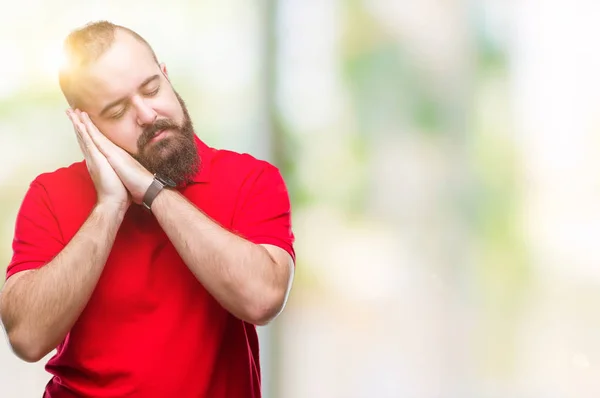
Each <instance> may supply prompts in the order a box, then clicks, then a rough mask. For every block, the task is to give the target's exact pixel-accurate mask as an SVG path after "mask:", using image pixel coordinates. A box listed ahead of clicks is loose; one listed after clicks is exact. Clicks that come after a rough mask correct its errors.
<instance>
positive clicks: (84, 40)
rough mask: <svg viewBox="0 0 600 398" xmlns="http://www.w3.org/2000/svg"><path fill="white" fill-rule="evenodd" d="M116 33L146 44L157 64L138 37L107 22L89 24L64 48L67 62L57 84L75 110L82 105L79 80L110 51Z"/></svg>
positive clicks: (60, 72)
mask: <svg viewBox="0 0 600 398" xmlns="http://www.w3.org/2000/svg"><path fill="white" fill-rule="evenodd" d="M117 31H121V32H125V33H128V34H130V35H131V36H133V37H134V38H135V39H137V40H138V41H140V42H141V43H143V44H145V45H146V46H147V47H148V49H149V50H150V52H151V54H152V57H153V58H154V61H155V62H156V63H157V64H158V58H157V57H156V54H155V52H154V50H153V49H152V47H151V46H150V44H148V42H147V41H146V40H145V39H144V38H143V37H142V36H140V35H139V34H138V33H136V32H134V31H133V30H131V29H129V28H126V27H124V26H121V25H116V24H114V23H111V22H108V21H97V22H90V23H88V24H86V25H84V26H83V27H81V28H79V29H76V30H74V31H72V32H71V33H70V34H69V35H68V36H67V37H66V39H65V41H64V45H63V50H64V55H65V58H64V59H65V62H64V64H63V65H62V67H61V69H60V71H59V74H58V81H59V85H60V89H61V91H62V92H63V95H64V96H65V98H66V99H67V102H68V103H69V105H70V106H71V107H75V106H76V104H78V103H79V102H80V101H79V99H78V98H77V90H76V88H77V87H76V86H77V85H76V77H77V76H78V75H79V74H80V73H81V72H82V71H83V70H84V69H85V68H86V67H88V66H89V65H90V64H91V63H93V62H94V61H96V60H97V59H98V58H100V56H102V54H104V53H105V52H106V51H107V50H108V49H109V48H110V46H111V45H112V44H113V42H114V40H115V34H116V32H117Z"/></svg>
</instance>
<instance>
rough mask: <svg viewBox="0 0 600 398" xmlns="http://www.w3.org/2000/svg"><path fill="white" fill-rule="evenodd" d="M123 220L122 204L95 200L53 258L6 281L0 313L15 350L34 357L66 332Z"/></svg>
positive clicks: (97, 274)
mask: <svg viewBox="0 0 600 398" xmlns="http://www.w3.org/2000/svg"><path fill="white" fill-rule="evenodd" d="M122 220H123V211H122V210H119V209H117V208H114V207H108V206H96V207H95V208H94V209H93V210H92V212H91V214H90V216H89V217H88V219H87V220H86V222H85V223H84V224H83V225H82V227H81V228H80V230H79V231H78V232H77V233H76V234H75V236H74V237H73V239H72V240H71V241H70V242H69V243H68V244H67V245H66V246H65V248H64V249H63V250H62V251H61V252H60V253H59V254H58V255H57V256H56V257H55V258H54V259H53V260H52V261H50V262H49V263H48V264H46V265H45V266H43V267H41V268H39V269H36V270H34V271H31V272H27V273H26V274H24V275H23V276H22V278H20V279H19V280H18V281H16V283H14V284H9V282H10V279H9V281H7V285H8V286H7V287H8V288H7V289H5V291H4V292H3V293H2V300H1V301H0V313H1V315H2V321H3V324H4V327H5V329H6V332H7V335H8V337H9V340H10V342H11V345H12V346H13V349H14V350H15V352H16V353H17V355H19V356H21V357H22V358H23V359H25V360H32V361H35V360H38V359H40V358H41V357H43V356H44V355H46V354H47V353H48V352H50V351H51V350H52V349H54V348H55V347H56V346H57V345H58V344H59V343H60V342H61V341H62V340H63V339H64V338H65V336H66V335H67V333H68V332H69V330H70V329H71V328H72V326H73V324H74V323H75V321H76V320H77V318H78V317H79V315H80V314H81V312H82V311H83V309H84V308H85V306H86V304H87V302H88V301H89V298H90V296H91V294H92V292H93V290H94V288H95V286H96V283H97V282H98V279H99V277H100V275H101V273H102V270H103V268H104V264H105V263H106V260H107V258H108V255H109V253H110V250H111V248H112V245H113V242H114V240H115V236H116V233H117V231H118V229H119V226H120V224H121V221H122ZM17 275H18V274H17ZM17 275H15V276H13V277H16V276H17Z"/></svg>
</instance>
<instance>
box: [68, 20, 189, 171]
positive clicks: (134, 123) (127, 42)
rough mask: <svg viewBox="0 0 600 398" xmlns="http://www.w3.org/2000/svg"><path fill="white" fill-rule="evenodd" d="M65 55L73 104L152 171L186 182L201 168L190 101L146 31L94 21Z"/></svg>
mask: <svg viewBox="0 0 600 398" xmlns="http://www.w3.org/2000/svg"><path fill="white" fill-rule="evenodd" d="M65 56H66V62H65V65H64V67H63V68H62V69H61V71H60V75H59V82H60V87H61V90H62V91H63V94H64V95H65V98H66V99H67V102H68V103H69V105H70V106H71V107H72V108H78V109H80V110H82V111H85V112H87V113H88V114H89V115H90V117H91V119H92V121H93V122H94V124H95V125H96V126H97V127H98V129H99V130H100V131H101V132H102V133H103V134H104V135H105V136H106V137H107V138H108V139H110V140H111V141H112V142H114V143H115V144H116V145H118V146H120V147H121V148H123V149H125V150H126V151H127V152H129V153H130V154H131V155H132V156H134V157H135V158H136V159H137V160H138V161H139V162H140V163H141V164H142V165H143V166H144V167H146V168H147V169H148V170H150V171H151V172H153V173H159V174H161V175H163V176H165V177H169V178H171V179H173V180H174V181H175V182H177V183H180V182H184V181H187V180H188V179H189V177H191V176H192V175H193V174H194V173H195V172H196V171H197V169H198V166H199V158H198V154H197V151H196V146H195V143H194V130H193V126H192V122H191V119H190V116H189V114H188V111H187V108H186V106H185V103H184V102H183V100H182V99H181V97H180V96H179V95H178V94H177V93H176V92H175V90H174V89H173V87H172V85H171V83H170V81H169V79H168V76H167V70H166V67H165V66H164V64H159V62H158V60H157V57H156V55H155V53H154V51H153V50H152V48H151V47H150V45H149V44H148V43H147V42H146V41H145V40H144V39H143V38H142V37H141V36H139V35H138V34H137V33H135V32H134V31H132V30H130V29H128V28H125V27H122V26H119V25H114V24H112V23H110V22H105V21H102V22H95V23H91V24H88V25H86V26H84V27H83V28H81V29H78V30H75V31H73V32H72V33H71V34H70V35H69V36H68V37H67V39H66V40H65ZM161 132H162V133H161ZM159 133H160V134H159Z"/></svg>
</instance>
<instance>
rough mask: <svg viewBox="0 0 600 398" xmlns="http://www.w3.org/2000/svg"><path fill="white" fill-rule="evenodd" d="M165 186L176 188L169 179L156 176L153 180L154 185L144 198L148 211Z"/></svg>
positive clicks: (151, 185) (143, 202)
mask: <svg viewBox="0 0 600 398" xmlns="http://www.w3.org/2000/svg"><path fill="white" fill-rule="evenodd" d="M165 186H167V187H171V188H173V187H175V183H173V182H172V181H170V180H168V179H165V178H160V177H159V176H157V175H156V174H155V175H154V179H153V180H152V184H150V186H149V187H148V189H147V190H146V193H145V194H144V198H143V200H142V204H143V205H144V207H145V208H146V209H148V210H150V207H151V206H152V202H153V201H154V199H155V198H156V196H157V195H158V194H159V193H160V191H162V190H163V188H164V187H165Z"/></svg>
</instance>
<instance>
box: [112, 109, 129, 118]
mask: <svg viewBox="0 0 600 398" xmlns="http://www.w3.org/2000/svg"><path fill="white" fill-rule="evenodd" d="M125 111H127V108H122V109H121V110H120V111H119V112H117V113H113V114H112V115H110V118H111V119H115V120H116V119H120V118H122V117H123V115H124V114H125Z"/></svg>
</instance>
